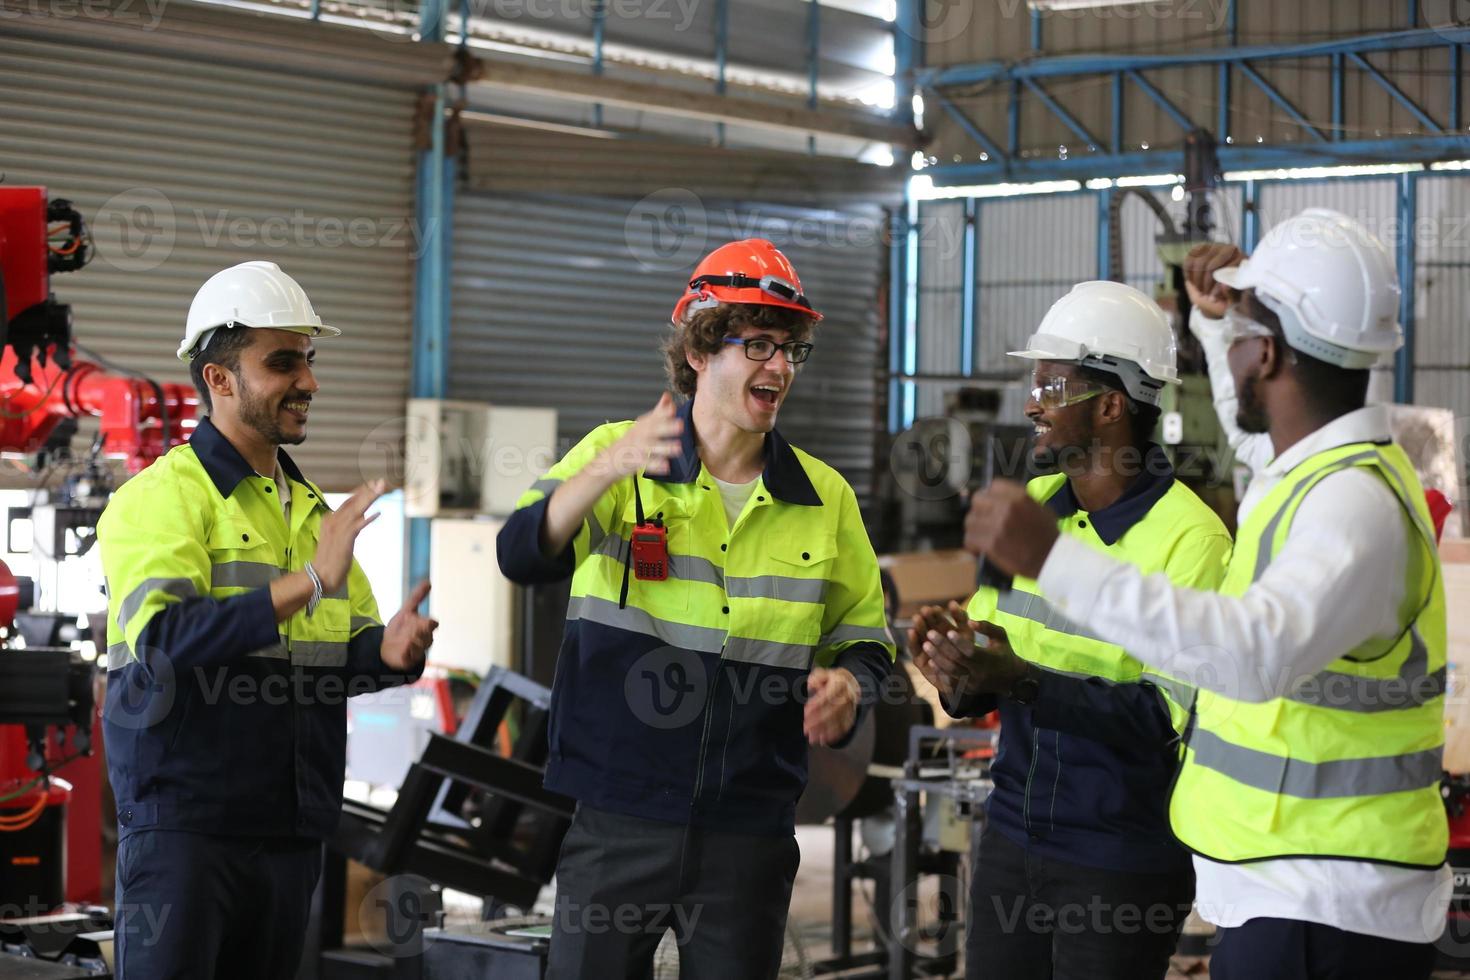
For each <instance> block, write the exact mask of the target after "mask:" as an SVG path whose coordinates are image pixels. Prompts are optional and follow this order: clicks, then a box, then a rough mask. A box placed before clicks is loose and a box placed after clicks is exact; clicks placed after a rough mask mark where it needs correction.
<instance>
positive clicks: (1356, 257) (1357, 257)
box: [1215, 208, 1404, 369]
mask: <svg viewBox="0 0 1470 980" xmlns="http://www.w3.org/2000/svg"><path fill="white" fill-rule="evenodd" d="M1215 278H1216V279H1218V280H1219V281H1220V282H1223V283H1224V284H1225V285H1227V286H1229V287H1231V288H1232V289H1239V290H1246V289H1254V290H1255V291H1256V297H1257V298H1258V299H1260V301H1261V302H1262V303H1263V304H1265V305H1266V307H1268V308H1269V309H1270V310H1271V311H1272V312H1274V313H1275V314H1276V315H1277V317H1279V318H1280V320H1281V329H1282V333H1283V334H1285V336H1286V342H1287V344H1289V345H1290V346H1291V347H1293V348H1295V349H1296V350H1299V351H1301V352H1302V353H1303V354H1307V355H1309V356H1311V357H1315V358H1317V359H1318V360H1321V361H1326V362H1327V363H1329V364H1335V365H1337V366H1338V367H1343V368H1354V369H1358V368H1366V367H1372V366H1373V365H1374V364H1375V363H1376V362H1377V361H1378V359H1379V358H1380V357H1382V356H1383V355H1384V354H1387V353H1390V352H1392V351H1396V350H1398V349H1399V347H1401V346H1402V345H1403V343H1404V332H1403V329H1402V328H1401V327H1400V326H1399V322H1398V316H1399V280H1398V274H1397V273H1396V272H1395V271H1394V267H1393V257H1392V256H1391V255H1389V252H1388V248H1387V247H1385V246H1384V244H1383V242H1381V241H1379V240H1378V238H1377V237H1376V236H1375V235H1373V233H1372V232H1370V231H1368V229H1366V228H1364V227H1363V226H1362V225H1360V224H1358V223H1357V222H1356V221H1354V220H1353V219H1351V218H1349V217H1348V216H1347V215H1345V214H1342V213H1341V212H1338V211H1331V210H1328V209H1327V208H1308V209H1307V210H1305V211H1303V212H1302V213H1301V214H1298V215H1295V216H1293V217H1291V218H1287V219H1286V220H1285V221H1283V222H1281V223H1280V224H1278V225H1276V226H1274V227H1273V228H1272V229H1271V230H1270V231H1268V232H1267V233H1266V237H1265V238H1263V239H1262V240H1261V244H1260V245H1259V246H1257V247H1256V250H1255V252H1253V253H1251V256H1250V258H1248V259H1246V260H1245V261H1244V262H1242V263H1241V264H1240V265H1238V266H1235V267H1233V268H1229V269H1218V270H1216V272H1215Z"/></svg>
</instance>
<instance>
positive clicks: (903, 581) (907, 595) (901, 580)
mask: <svg viewBox="0 0 1470 980" xmlns="http://www.w3.org/2000/svg"><path fill="white" fill-rule="evenodd" d="M878 567H879V568H882V569H883V570H884V571H886V572H888V574H889V575H892V576H893V584H894V585H895V586H897V588H898V600H899V602H898V618H899V619H908V618H909V617H911V616H913V615H914V613H916V612H918V610H919V607H920V606H927V605H944V604H945V603H947V602H949V601H950V600H951V599H958V600H959V601H961V602H966V601H968V600H969V598H970V596H972V595H973V594H974V593H975V556H974V555H972V554H970V553H969V552H967V551H960V550H958V549H955V550H952V551H909V552H900V553H897V554H892V555H882V556H880V557H879V558H878Z"/></svg>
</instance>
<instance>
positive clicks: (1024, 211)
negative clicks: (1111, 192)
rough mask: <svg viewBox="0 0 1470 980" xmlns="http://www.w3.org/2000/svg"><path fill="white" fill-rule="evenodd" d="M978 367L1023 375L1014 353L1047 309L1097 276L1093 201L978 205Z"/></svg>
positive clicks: (1081, 196)
mask: <svg viewBox="0 0 1470 980" xmlns="http://www.w3.org/2000/svg"><path fill="white" fill-rule="evenodd" d="M978 227H979V234H980V246H979V253H980V254H979V264H980V274H979V279H978V282H977V286H976V304H977V310H976V315H975V330H976V334H977V337H976V340H977V343H976V351H977V358H976V369H977V370H979V371H981V372H1007V373H1009V372H1014V374H1015V375H1016V377H1017V378H1020V377H1021V376H1022V375H1023V374H1024V373H1025V372H1024V370H1023V368H1022V366H1021V365H1020V364H1019V362H1018V361H1016V359H1015V358H1009V357H1007V356H1006V352H1007V351H1013V350H1017V349H1019V348H1020V347H1021V346H1023V344H1024V343H1025V340H1026V338H1027V337H1029V336H1031V333H1032V331H1034V330H1035V329H1036V325H1037V324H1038V323H1040V322H1041V318H1042V316H1043V315H1044V314H1045V313H1046V311H1047V309H1048V308H1049V307H1050V306H1051V304H1052V303H1055V302H1056V301H1057V300H1058V299H1060V298H1061V297H1062V296H1063V295H1065V294H1066V292H1067V291H1068V290H1069V289H1071V288H1072V286H1073V285H1074V284H1076V283H1078V282H1081V281H1083V280H1086V279H1096V278H1097V277H1098V267H1097V253H1098V248H1097V196H1096V195H1095V194H1092V193H1087V192H1083V193H1078V194H1049V195H1045V196H1042V197H1029V198H1004V199H998V200H986V201H981V202H980V209H979V218H978Z"/></svg>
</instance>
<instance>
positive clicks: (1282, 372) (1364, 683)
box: [966, 209, 1452, 980]
mask: <svg viewBox="0 0 1470 980" xmlns="http://www.w3.org/2000/svg"><path fill="white" fill-rule="evenodd" d="M1187 272H1188V280H1189V290H1190V296H1191V298H1192V299H1193V300H1194V302H1195V304H1196V311H1197V312H1196V314H1195V316H1196V319H1195V322H1194V324H1193V326H1194V329H1195V331H1196V333H1197V334H1199V335H1200V336H1201V339H1202V340H1203V342H1204V344H1205V350H1206V353H1207V355H1208V357H1209V359H1210V367H1211V376H1212V379H1213V383H1214V385H1215V392H1214V395H1215V400H1216V404H1217V406H1218V407H1219V408H1220V411H1221V415H1222V421H1224V422H1226V423H1227V429H1228V430H1230V431H1231V434H1232V441H1233V442H1234V443H1235V444H1236V445H1237V448H1238V451H1239V452H1240V454H1241V457H1242V458H1243V459H1244V460H1246V461H1247V462H1248V463H1250V464H1252V465H1253V466H1254V467H1255V472H1254V475H1253V478H1252V480H1251V483H1250V487H1249V489H1248V491H1247V493H1246V495H1245V498H1244V499H1243V500H1242V502H1241V508H1240V529H1239V531H1238V532H1237V535H1236V544H1235V550H1234V554H1233V557H1232V560H1231V565H1230V569H1229V571H1228V572H1227V574H1226V577H1225V581H1224V584H1223V585H1222V586H1221V587H1220V589H1219V590H1218V591H1207V590H1195V589H1188V588H1181V587H1179V586H1177V585H1175V584H1173V583H1170V582H1168V581H1167V580H1165V579H1163V578H1161V577H1160V576H1157V575H1149V574H1147V572H1146V570H1144V569H1140V568H1138V567H1136V566H1135V565H1132V564H1128V563H1125V562H1122V561H1119V560H1117V559H1116V558H1115V557H1111V556H1107V555H1101V554H1097V553H1094V552H1091V551H1087V550H1084V549H1082V548H1079V547H1077V546H1076V545H1075V543H1073V542H1072V541H1070V540H1069V539H1068V538H1066V537H1061V536H1058V535H1057V533H1056V528H1055V526H1054V523H1053V522H1052V521H1051V520H1050V515H1048V514H1047V513H1046V512H1045V511H1043V510H1042V509H1040V508H1038V507H1036V506H1035V505H1034V503H1033V502H1032V501H1031V500H1029V499H1028V498H1027V497H1026V495H1025V492H1024V489H1023V488H1021V487H1019V486H1016V485H1015V484H1002V483H997V484H996V485H995V486H993V487H991V488H990V489H989V490H988V491H987V492H985V493H983V494H980V495H978V496H977V497H976V499H975V500H974V502H973V504H972V507H971V512H970V515H969V518H968V520H967V530H966V546H967V547H969V548H970V549H972V550H973V551H975V552H977V553H979V554H983V555H985V556H986V558H987V560H989V561H991V562H993V563H994V564H995V565H997V566H999V567H1001V568H1004V569H1006V570H1008V571H1011V572H1013V573H1015V574H1019V575H1030V576H1036V577H1037V578H1038V581H1039V582H1040V583H1041V586H1042V588H1043V589H1044V590H1045V591H1046V593H1047V595H1048V596H1049V597H1050V598H1051V599H1052V601H1053V604H1054V605H1055V606H1056V607H1057V608H1058V609H1059V610H1060V611H1061V612H1062V613H1063V614H1064V615H1066V616H1068V617H1069V618H1070V619H1072V620H1073V621H1075V622H1077V623H1080V624H1081V625H1083V626H1084V627H1086V628H1087V629H1089V630H1091V631H1093V632H1095V633H1097V634H1098V635H1100V636H1103V637H1111V638H1114V639H1127V640H1128V641H1129V643H1130V647H1129V649H1130V650H1131V651H1132V652H1133V653H1134V654H1135V655H1136V656H1137V657H1138V658H1139V659H1140V660H1142V661H1144V662H1145V663H1147V664H1149V666H1150V667H1151V668H1152V669H1155V670H1160V671H1163V672H1166V673H1168V674H1170V675H1173V676H1176V677H1180V678H1183V679H1185V680H1188V681H1191V682H1192V683H1193V684H1194V685H1195V686H1196V687H1197V689H1198V694H1197V697H1196V700H1195V704H1194V707H1193V714H1192V717H1191V719H1190V724H1189V729H1188V734H1187V737H1186V749H1185V760H1184V765H1183V768H1182V770H1181V772H1180V776H1179V780H1178V782H1177V784H1176V785H1175V787H1174V791H1173V795H1172V797H1171V800H1170V818H1171V823H1172V826H1173V829H1174V832H1175V834H1176V835H1177V836H1178V837H1179V839H1180V840H1181V841H1182V842H1183V843H1184V844H1185V846H1187V847H1189V848H1190V849H1192V850H1193V851H1194V852H1195V855H1196V857H1195V868H1196V872H1197V875H1198V880H1199V884H1198V902H1199V907H1200V912H1201V914H1202V915H1204V916H1205V918H1207V919H1208V920H1210V921H1211V922H1214V923H1216V924H1217V925H1218V926H1220V927H1221V936H1220V939H1219V942H1218V944H1217V946H1216V948H1215V953H1214V956H1213V958H1212V962H1211V966H1210V975H1211V976H1212V977H1215V978H1217V980H1286V978H1292V980H1317V978H1329V977H1330V978H1332V980H1356V978H1369V977H1375V978H1376V977H1384V976H1392V977H1395V978H1404V980H1417V978H1423V977H1427V976H1429V975H1430V972H1431V971H1432V969H1433V961H1434V957H1435V951H1434V947H1433V945H1432V942H1433V940H1434V939H1435V938H1436V937H1437V936H1438V935H1439V933H1440V932H1441V931H1442V929H1443V927H1444V922H1445V911H1446V908H1447V907H1448V903H1449V896H1450V891H1451V888H1452V877H1451V875H1450V873H1449V871H1448V868H1447V867H1446V866H1445V863H1444V859H1445V853H1446V849H1447V828H1446V819H1445V813H1444V807H1443V803H1442V801H1441V799H1440V794H1439V777H1440V757H1441V754H1442V749H1443V743H1444V729H1443V707H1444V683H1445V652H1446V648H1445V644H1446V636H1445V629H1446V627H1445V602H1444V587H1443V581H1442V578H1441V575H1440V570H1439V558H1438V552H1437V549H1436V547H1435V539H1434V532H1433V528H1432V526H1431V523H1430V517H1429V513H1428V509H1427V507H1426V505H1425V500H1424V492H1423V489H1422V488H1421V486H1420V484H1419V481H1418V479H1417V477H1416V476H1415V473H1414V468H1413V466H1412V465H1411V464H1410V462H1409V460H1408V459H1407V457H1406V456H1405V454H1404V453H1403V451H1402V450H1401V449H1399V447H1397V446H1395V445H1394V444H1393V443H1392V439H1391V434H1390V430H1389V423H1388V417H1387V414H1386V412H1385V411H1384V409H1383V408H1382V407H1379V406H1370V405H1366V404H1365V401H1366V392H1367V387H1368V374H1369V368H1370V367H1372V365H1373V364H1374V363H1376V362H1377V361H1378V360H1379V359H1380V358H1382V357H1383V356H1384V355H1387V354H1389V353H1391V352H1393V351H1394V350H1396V349H1397V348H1398V347H1399V345H1400V344H1401V343H1402V331H1401V330H1400V328H1399V325H1398V322H1397V319H1398V305H1399V284H1398V281H1397V277H1396V275H1395V272H1394V264H1393V259H1392V257H1391V256H1390V255H1389V253H1388V250H1387V249H1386V248H1385V247H1384V245H1383V243H1382V242H1380V241H1379V240H1378V239H1377V238H1375V237H1374V236H1373V235H1371V234H1370V233H1369V232H1368V231H1366V230H1365V229H1364V228H1362V227H1361V226H1360V225H1358V224H1357V223H1355V222H1353V221H1352V220H1351V219H1349V218H1347V217H1346V216H1344V215H1342V214H1339V213H1337V212H1335V211H1327V210H1320V209H1311V210H1308V211H1305V212H1303V213H1302V214H1299V215H1296V216H1294V217H1292V218H1290V219H1287V220H1286V221H1284V222H1282V223H1281V224H1279V225H1277V226H1275V227H1273V228H1272V229H1271V230H1270V232H1269V233H1268V234H1267V235H1266V237H1265V238H1264V239H1263V240H1262V242H1261V245H1260V246H1259V248H1257V249H1256V251H1255V253H1254V254H1253V255H1252V256H1251V257H1250V258H1249V259H1246V260H1244V261H1242V260H1241V259H1240V255H1239V253H1238V252H1235V251H1233V250H1232V249H1229V248H1228V247H1226V248H1220V247H1212V248H1207V249H1203V250H1200V251H1197V252H1196V253H1195V254H1193V255H1192V256H1191V259H1190V263H1189V266H1188V269H1187ZM1222 364H1224V365H1225V366H1227V367H1228V372H1227V371H1226V370H1222V367H1221V365H1222ZM1222 668H1223V669H1222Z"/></svg>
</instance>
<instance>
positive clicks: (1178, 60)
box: [919, 27, 1470, 88]
mask: <svg viewBox="0 0 1470 980" xmlns="http://www.w3.org/2000/svg"><path fill="white" fill-rule="evenodd" d="M1447 44H1470V27H1455V28H1449V27H1446V28H1441V29H1439V30H1427V29H1425V30H1412V31H1392V32H1389V33H1384V34H1365V35H1361V36H1359V37H1352V38H1338V39H1335V40H1331V41H1312V42H1306V43H1299V44H1261V45H1251V46H1249V47H1228V48H1206V49H1201V50H1195V51H1188V52H1180V53H1178V54H1158V55H1128V54H1109V55H1058V56H1054V57H1049V58H1035V59H1032V60H1030V61H1025V62H1021V63H1012V62H1006V61H982V62H976V63H974V64H968V65H950V66H948V67H935V68H930V69H928V70H926V71H923V72H920V74H919V81H920V83H921V84H923V85H924V86H926V87H929V86H936V85H937V86H939V87H942V88H949V87H953V86H956V85H976V84H979V83H981V82H989V81H993V80H995V79H999V78H1010V79H1023V78H1063V77H1068V76H1076V75H1099V74H1107V73H1108V72H1115V71H1151V70H1153V69H1155V68H1185V67H1189V66H1190V65H1219V64H1235V63H1237V62H1240V61H1274V60H1277V59H1281V58H1298V59H1299V58H1314V57H1326V56H1327V55H1331V54H1346V53H1347V52H1349V51H1357V52H1359V53H1364V54H1366V53H1369V52H1375V51H1406V50H1412V49H1415V48H1438V47H1444V46H1445V45H1447Z"/></svg>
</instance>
